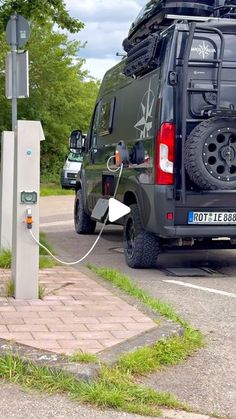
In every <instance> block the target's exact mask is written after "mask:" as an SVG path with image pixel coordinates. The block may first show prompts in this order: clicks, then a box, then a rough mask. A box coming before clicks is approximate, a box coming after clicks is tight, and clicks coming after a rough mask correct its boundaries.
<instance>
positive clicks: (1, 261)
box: [0, 249, 11, 269]
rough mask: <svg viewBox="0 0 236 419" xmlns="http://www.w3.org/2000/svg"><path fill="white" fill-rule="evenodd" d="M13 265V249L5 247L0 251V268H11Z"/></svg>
mask: <svg viewBox="0 0 236 419" xmlns="http://www.w3.org/2000/svg"><path fill="white" fill-rule="evenodd" d="M10 267H11V251H10V250H8V249H3V250H2V251H1V252H0V268H1V269H9V268H10Z"/></svg>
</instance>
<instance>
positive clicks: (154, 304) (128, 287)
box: [87, 263, 189, 328]
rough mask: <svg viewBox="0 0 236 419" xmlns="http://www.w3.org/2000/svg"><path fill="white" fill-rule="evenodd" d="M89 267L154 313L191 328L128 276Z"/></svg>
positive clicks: (115, 271) (165, 304) (109, 269)
mask: <svg viewBox="0 0 236 419" xmlns="http://www.w3.org/2000/svg"><path fill="white" fill-rule="evenodd" d="M87 267H88V268H89V269H91V270H92V271H93V272H95V273H96V274H98V275H99V276H101V277H102V278H104V279H106V280H108V281H110V282H112V284H114V285H116V286H117V287H118V288H120V289H121V290H122V291H125V292H126V293H127V294H129V295H131V296H132V297H135V298H137V299H138V300H139V301H140V302H142V303H143V304H146V305H147V306H148V307H150V308H151V309H152V310H153V311H155V312H157V313H159V314H161V315H162V316H164V317H167V318H168V319H170V320H173V321H174V322H176V323H178V324H180V325H181V326H183V327H185V328H188V327H189V325H188V323H187V322H186V321H185V320H183V319H181V318H180V316H179V315H178V314H177V313H175V311H174V309H173V308H172V307H171V306H170V305H169V304H167V303H165V302H163V301H161V300H157V299H156V298H153V297H151V296H150V295H149V294H148V293H147V292H146V291H144V290H142V289H141V288H139V287H138V286H137V285H136V284H135V283H134V282H132V281H131V280H130V278H129V277H128V276H126V275H123V274H122V273H120V272H119V271H117V270H116V269H111V268H106V267H104V268H98V267H96V266H95V265H92V264H91V263H88V264H87Z"/></svg>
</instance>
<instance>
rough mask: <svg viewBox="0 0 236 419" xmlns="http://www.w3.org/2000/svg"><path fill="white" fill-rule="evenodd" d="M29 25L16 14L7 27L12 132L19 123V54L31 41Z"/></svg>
mask: <svg viewBox="0 0 236 419" xmlns="http://www.w3.org/2000/svg"><path fill="white" fill-rule="evenodd" d="M29 33H30V31H29V23H28V22H27V20H26V19H25V18H24V17H23V16H20V15H17V14H14V15H12V16H11V19H10V20H9V21H8V24H7V27H6V38H7V43H8V44H9V45H11V56H12V60H11V61H12V69H11V71H12V131H15V129H16V123H17V89H18V86H17V54H18V48H21V47H22V46H23V45H25V44H26V42H27V41H28V39H29Z"/></svg>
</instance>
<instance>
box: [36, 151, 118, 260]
mask: <svg viewBox="0 0 236 419" xmlns="http://www.w3.org/2000/svg"><path fill="white" fill-rule="evenodd" d="M114 157H115V156H112V157H110V158H109V159H108V161H107V168H108V170H109V171H110V172H114V171H118V170H119V171H120V173H119V176H118V180H117V183H116V188H115V192H114V195H113V198H115V197H116V194H117V190H118V187H119V183H120V179H121V175H122V172H123V163H122V164H121V166H120V167H118V169H116V170H113V169H111V168H110V167H109V161H110V159H111V158H114ZM108 216H109V214H107V216H106V218H105V221H104V223H103V225H102V228H101V230H100V233H99V235H98V236H97V238H96V240H95V242H94V243H93V245H92V247H91V248H90V249H89V251H88V252H87V253H86V254H85V255H84V256H83V257H82V258H81V259H79V260H76V261H75V262H64V261H63V260H61V259H59V258H57V257H56V256H55V255H53V254H52V253H51V252H50V250H49V249H48V248H47V247H46V246H44V245H43V244H42V243H40V241H39V240H37V239H36V237H35V235H34V233H33V231H32V229H29V232H30V234H31V236H32V238H33V240H34V241H35V242H36V243H37V245H38V246H40V247H42V249H44V250H46V252H47V253H48V254H49V255H50V256H51V257H52V258H53V259H55V260H56V261H57V262H60V263H61V264H62V265H67V266H73V265H77V264H78V263H81V262H83V261H84V260H85V259H86V258H87V257H88V256H89V255H90V253H92V251H93V249H94V248H95V246H96V244H97V243H98V241H99V239H100V238H101V235H102V233H103V230H104V228H105V226H106V223H107V220H108ZM31 225H32V222H31ZM28 228H29V227H28Z"/></svg>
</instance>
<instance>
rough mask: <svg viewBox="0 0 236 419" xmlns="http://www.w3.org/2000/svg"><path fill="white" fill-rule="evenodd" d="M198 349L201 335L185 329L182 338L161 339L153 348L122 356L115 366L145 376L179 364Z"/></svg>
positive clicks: (200, 345) (145, 348)
mask: <svg viewBox="0 0 236 419" xmlns="http://www.w3.org/2000/svg"><path fill="white" fill-rule="evenodd" d="M200 347H202V336H201V334H200V333H199V332H198V331H196V330H192V329H186V330H185V332H184V335H183V336H182V337H180V336H174V337H170V338H168V339H163V340H160V341H158V342H157V343H156V344H155V345H154V346H151V347H148V346H145V347H143V348H139V349H137V350H136V351H134V352H131V353H127V354H124V355H122V356H121V357H120V359H119V361H118V364H117V366H118V368H119V369H120V370H121V371H122V372H125V373H127V372H129V373H130V374H146V373H149V372H152V371H157V370H160V369H161V368H162V367H165V366H170V365H176V364H179V363H180V362H183V361H184V360H185V359H186V358H187V357H188V356H190V355H191V354H192V353H193V352H194V351H195V350H197V349H199V348H200Z"/></svg>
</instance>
